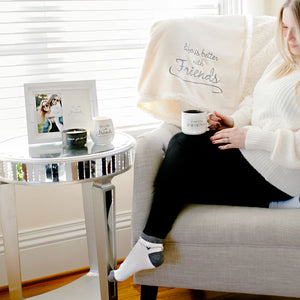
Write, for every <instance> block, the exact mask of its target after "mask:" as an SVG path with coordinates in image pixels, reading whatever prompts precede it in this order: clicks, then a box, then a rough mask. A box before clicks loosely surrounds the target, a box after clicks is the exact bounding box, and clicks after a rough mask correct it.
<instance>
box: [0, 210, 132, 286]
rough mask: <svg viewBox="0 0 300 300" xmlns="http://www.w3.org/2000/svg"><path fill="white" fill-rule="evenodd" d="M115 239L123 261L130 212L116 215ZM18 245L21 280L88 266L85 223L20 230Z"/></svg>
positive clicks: (0, 280)
mask: <svg viewBox="0 0 300 300" xmlns="http://www.w3.org/2000/svg"><path fill="white" fill-rule="evenodd" d="M116 238H117V258H118V259H122V258H123V257H125V256H126V255H127V253H128V252H129V249H130V240H131V212H130V211H124V212H120V213H117V215H116ZM19 245H20V256H21V267H22V279H23V280H24V281H28V280H29V281H30V280H32V279H34V278H43V277H47V276H52V275H53V274H60V273H64V272H68V271H70V270H74V269H81V268H85V267H87V266H88V265H89V263H88V254H87V243H86V229H85V222H84V220H79V221H76V222H69V223H65V224H57V225H53V226H48V227H43V228H36V229H33V230H26V231H20V232H19ZM66 254H67V255H66ZM66 256H67V259H66ZM45 258H46V259H45ZM0 269H1V270H5V260H4V245H3V238H2V236H0ZM5 285H7V278H6V274H5V276H1V277H0V286H5Z"/></svg>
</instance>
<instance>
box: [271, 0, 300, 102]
mask: <svg viewBox="0 0 300 300" xmlns="http://www.w3.org/2000/svg"><path fill="white" fill-rule="evenodd" d="M285 8H290V10H291V11H292V14H293V16H294V20H295V22H296V34H297V36H298V37H299V41H300V0H287V1H286V2H285V3H284V4H283V6H282V8H281V10H280V13H279V18H278V24H277V46H278V49H279V52H280V54H281V56H282V57H283V60H284V61H283V63H282V64H281V65H280V66H279V67H278V68H277V69H276V70H275V73H274V78H275V79H278V78H282V77H284V76H287V75H289V74H291V73H292V72H294V71H295V70H296V69H298V68H299V67H300V58H299V57H297V56H295V55H294V54H293V53H292V52H291V51H290V48H289V46H288V44H287V42H286V39H285V37H284V34H283V22H282V16H283V11H284V9H285ZM295 100H296V102H297V104H298V105H300V81H298V82H297V83H296V86H295Z"/></svg>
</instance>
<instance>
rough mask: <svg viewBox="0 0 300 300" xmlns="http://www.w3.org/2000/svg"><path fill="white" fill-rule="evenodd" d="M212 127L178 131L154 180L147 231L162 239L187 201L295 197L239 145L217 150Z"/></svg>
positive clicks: (259, 203) (242, 202) (261, 203)
mask: <svg viewBox="0 0 300 300" xmlns="http://www.w3.org/2000/svg"><path fill="white" fill-rule="evenodd" d="M213 134H214V132H213V131H208V132H207V133H205V134H202V135H195V136H192V135H185V134H183V133H178V134H176V135H175V136H174V137H173V138H172V139H171V140H170V143H169V146H168V150H167V152H166V156H165V158H164V160H163V162H162V164H161V166H160V168H159V171H158V173H157V176H156V179H155V182H154V194H153V202H152V207H151V210H150V214H149V217H148V221H147V223H146V226H145V229H144V233H145V234H147V235H150V236H155V237H158V238H162V239H164V238H165V237H166V235H167V234H168V232H169V231H170V230H171V228H172V225H173V223H174V221H175V219H176V218H177V216H178V214H179V212H180V211H181V210H182V209H183V207H184V206H185V205H186V204H190V203H198V204H220V205H235V206H256V207H268V206H269V203H270V202H271V201H284V200H288V199H289V198H291V196H289V195H287V194H286V193H284V192H282V191H280V190H279V189H277V188H276V187H275V186H273V185H272V184H270V183H269V182H267V181H266V180H265V179H264V177H263V176H261V175H260V174H259V173H258V172H257V171H256V170H255V169H254V168H253V167H252V166H251V165H250V164H249V163H248V161H247V160H246V159H245V158H244V156H243V155H242V154H241V152H240V150H239V149H230V150H219V149H218V145H214V144H212V142H211V141H210V137H211V136H212V135H213Z"/></svg>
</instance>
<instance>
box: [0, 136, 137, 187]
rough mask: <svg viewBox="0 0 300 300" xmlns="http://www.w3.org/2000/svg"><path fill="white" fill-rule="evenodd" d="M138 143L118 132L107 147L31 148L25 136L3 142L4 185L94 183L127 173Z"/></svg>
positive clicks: (0, 153) (1, 170)
mask: <svg viewBox="0 0 300 300" xmlns="http://www.w3.org/2000/svg"><path fill="white" fill-rule="evenodd" d="M134 143H135V141H134V139H133V138H131V137H130V136H128V135H126V134H122V133H116V135H115V138H114V140H113V141H112V143H111V144H108V145H95V144H94V143H93V142H92V141H91V140H89V141H88V142H87V144H86V145H85V146H84V147H82V148H74V149H69V148H65V147H64V146H63V145H62V143H52V144H38V145H36V144H32V145H28V142H27V138H26V137H19V138H13V139H10V140H7V141H5V142H3V143H1V149H0V157H1V159H0V177H1V180H2V181H5V182H18V183H30V184H35V183H37V184H41V183H54V182H56V183H66V182H74V181H77V180H79V181H82V180H92V179H94V178H99V177H103V176H109V175H112V174H118V173H121V172H124V170H126V169H127V168H128V166H130V165H131V164H132V157H133V145H134Z"/></svg>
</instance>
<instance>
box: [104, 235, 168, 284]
mask: <svg viewBox="0 0 300 300" xmlns="http://www.w3.org/2000/svg"><path fill="white" fill-rule="evenodd" d="M145 238H147V235H142V237H140V238H139V240H138V241H137V243H136V244H135V246H134V247H133V248H132V250H131V251H130V253H129V255H128V256H127V257H126V259H125V260H124V262H123V263H122V264H121V266H120V267H119V269H117V270H112V271H111V272H110V273H109V275H108V280H109V281H111V282H114V281H124V280H126V279H127V278H129V277H130V276H132V275H133V274H134V273H136V272H138V271H141V270H148V269H154V268H156V267H158V266H160V265H161V264H162V263H163V261H164V252H163V249H164V248H163V244H162V240H161V239H158V238H152V237H150V240H151V242H150V241H147V240H146V239H145ZM148 240H149V239H148ZM153 240H157V241H159V242H158V243H156V242H153Z"/></svg>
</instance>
